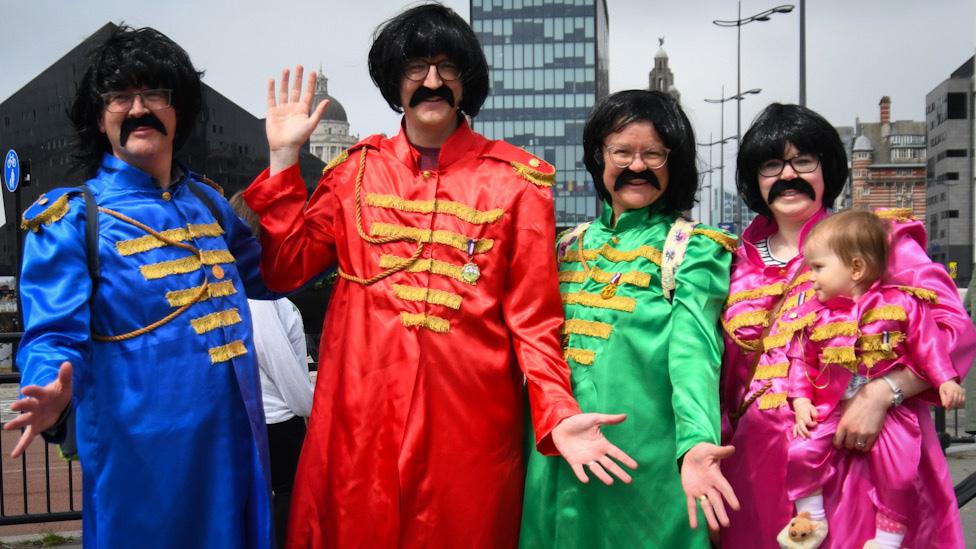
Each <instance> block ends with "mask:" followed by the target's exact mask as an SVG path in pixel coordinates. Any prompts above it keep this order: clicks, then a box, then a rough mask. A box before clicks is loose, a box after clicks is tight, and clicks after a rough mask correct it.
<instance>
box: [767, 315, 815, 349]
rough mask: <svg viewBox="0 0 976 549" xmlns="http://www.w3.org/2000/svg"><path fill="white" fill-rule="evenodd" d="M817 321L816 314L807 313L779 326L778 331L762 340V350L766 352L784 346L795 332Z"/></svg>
mask: <svg viewBox="0 0 976 549" xmlns="http://www.w3.org/2000/svg"><path fill="white" fill-rule="evenodd" d="M816 319H817V314H816V313H809V314H807V315H805V316H802V317H800V318H798V319H796V320H792V321H789V322H783V323H781V324H779V326H778V327H779V328H780V330H779V331H778V332H776V333H775V334H773V335H771V336H766V338H765V339H763V349H765V350H766V351H768V350H770V349H776V348H779V347H784V346H786V344H787V343H789V342H790V339H792V337H793V334H794V333H796V331H797V330H802V329H804V328H806V327H807V326H809V325H810V324H812V323H813V322H814V321H815V320H816Z"/></svg>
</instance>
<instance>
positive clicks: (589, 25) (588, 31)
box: [586, 17, 593, 38]
mask: <svg viewBox="0 0 976 549" xmlns="http://www.w3.org/2000/svg"><path fill="white" fill-rule="evenodd" d="M586 37H587V38H593V19H591V18H589V17H587V18H586Z"/></svg>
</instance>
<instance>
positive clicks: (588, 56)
mask: <svg viewBox="0 0 976 549" xmlns="http://www.w3.org/2000/svg"><path fill="white" fill-rule="evenodd" d="M587 45H589V44H587ZM595 49H596V45H595V44H594V45H593V46H592V47H588V48H586V64H587V65H592V64H593V50H595Z"/></svg>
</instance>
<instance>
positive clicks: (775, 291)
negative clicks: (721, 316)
mask: <svg viewBox="0 0 976 549" xmlns="http://www.w3.org/2000/svg"><path fill="white" fill-rule="evenodd" d="M783 289H784V284H783V283H782V282H776V283H774V284H767V285H765V286H760V287H758V288H753V289H751V290H742V291H741V292H735V293H734V294H732V295H730V296H729V298H728V299H726V300H725V306H726V307H728V306H730V305H735V304H736V303H738V302H740V301H747V300H750V299H758V298H760V297H769V296H779V295H783Z"/></svg>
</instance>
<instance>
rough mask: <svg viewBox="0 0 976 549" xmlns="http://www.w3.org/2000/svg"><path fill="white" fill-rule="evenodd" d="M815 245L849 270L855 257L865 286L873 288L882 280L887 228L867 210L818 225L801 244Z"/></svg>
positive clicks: (841, 214)
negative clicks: (874, 284)
mask: <svg viewBox="0 0 976 549" xmlns="http://www.w3.org/2000/svg"><path fill="white" fill-rule="evenodd" d="M814 242H816V243H817V244H821V245H824V246H827V248H828V249H830V251H832V252H834V253H835V254H837V257H839V258H840V259H841V261H843V262H844V264H845V265H847V266H848V267H850V266H851V265H852V264H853V262H854V258H855V257H860V258H861V259H862V260H863V261H864V269H865V270H864V283H866V284H872V283H873V282H874V281H876V280H879V279H880V278H881V277H883V276H884V274H885V270H886V269H887V266H888V227H887V226H886V225H885V222H884V221H882V220H881V218H879V217H878V216H876V215H874V214H873V213H871V212H869V211H866V210H844V211H842V212H838V213H835V214H834V215H831V216H830V217H828V218H826V219H824V220H823V221H821V222H820V223H818V224H817V226H816V227H814V228H813V230H811V231H810V234H808V235H807V238H806V241H805V242H804V245H803V246H804V248H806V247H807V246H808V245H810V244H811V243H814Z"/></svg>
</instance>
